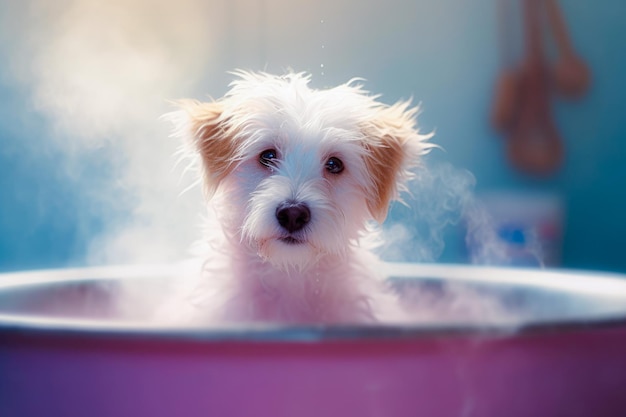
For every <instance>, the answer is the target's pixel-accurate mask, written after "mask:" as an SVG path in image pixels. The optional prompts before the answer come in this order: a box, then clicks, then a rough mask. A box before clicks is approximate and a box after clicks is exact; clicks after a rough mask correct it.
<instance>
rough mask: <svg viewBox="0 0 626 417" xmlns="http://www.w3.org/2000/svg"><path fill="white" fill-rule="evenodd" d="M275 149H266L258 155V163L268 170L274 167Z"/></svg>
mask: <svg viewBox="0 0 626 417" xmlns="http://www.w3.org/2000/svg"><path fill="white" fill-rule="evenodd" d="M277 157H278V156H277V154H276V149H266V150H264V151H263V152H261V154H260V155H259V162H260V163H261V165H264V166H266V167H268V168H272V167H275V166H276V158H277Z"/></svg>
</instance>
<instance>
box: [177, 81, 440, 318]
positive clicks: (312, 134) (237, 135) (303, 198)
mask: <svg viewBox="0 0 626 417" xmlns="http://www.w3.org/2000/svg"><path fill="white" fill-rule="evenodd" d="M236 75H237V77H238V78H237V79H236V81H234V82H233V83H232V84H231V89H230V91H229V92H228V93H227V94H226V95H225V96H224V97H223V98H221V99H219V100H216V101H213V102H207V103H203V102H198V101H190V100H187V101H181V102H180V103H179V104H180V106H181V109H182V110H180V111H177V112H174V113H172V114H170V115H169V117H170V119H171V120H172V121H173V122H174V124H175V126H176V135H178V136H181V137H183V138H184V139H185V140H186V143H187V144H188V145H190V146H191V148H190V149H191V150H192V152H193V153H194V154H195V155H196V156H198V157H199V162H200V164H201V166H202V171H203V182H204V185H205V189H206V193H207V196H208V201H209V203H210V205H212V207H213V209H214V211H215V215H216V218H217V220H218V223H219V228H221V230H218V229H217V228H214V229H212V230H209V231H208V234H209V236H210V239H209V240H210V242H211V244H210V248H209V250H210V254H209V255H208V260H207V262H206V263H205V268H204V271H203V278H202V284H201V286H200V287H198V288H196V290H195V292H194V296H193V297H190V299H189V302H190V303H191V304H190V305H191V306H192V308H191V310H192V311H193V312H194V313H193V314H194V315H195V316H196V318H200V319H201V320H216V321H243V322H247V321H248V322H249V321H253V322H281V323H367V322H373V321H376V320H379V319H381V318H382V319H385V320H394V319H396V318H397V316H396V315H395V313H393V312H394V311H395V310H396V308H397V306H396V304H397V303H396V301H395V298H394V297H393V296H392V295H391V293H390V292H389V291H388V289H387V288H386V287H385V284H384V278H385V277H384V276H382V272H381V268H380V264H379V261H378V259H377V258H376V256H374V255H373V254H372V253H371V251H370V250H371V241H372V239H371V237H372V234H375V233H376V230H377V226H376V224H375V222H378V223H382V222H383V220H384V219H385V217H386V215H387V210H388V206H389V203H390V201H391V200H392V199H395V198H397V197H398V194H399V192H400V191H401V190H402V189H403V184H404V183H405V182H406V181H407V180H408V179H409V178H410V177H411V173H410V169H411V168H412V167H414V166H415V165H416V163H418V161H419V157H420V156H421V155H423V154H424V153H426V152H427V151H428V149H429V148H431V147H432V145H430V144H429V143H427V142H426V140H427V139H428V138H429V135H421V134H419V132H418V131H417V129H416V124H415V123H416V122H415V116H416V112H417V110H416V108H411V107H410V103H408V102H399V103H396V104H394V105H391V106H389V105H386V104H383V103H380V102H378V101H376V98H377V97H372V96H370V95H368V94H367V92H366V91H364V90H363V89H362V88H361V86H360V85H357V84H356V82H355V81H354V80H353V81H351V82H348V83H347V84H343V85H340V86H338V87H336V88H332V89H326V90H315V89H312V88H310V87H309V86H308V83H309V80H310V77H309V76H307V75H304V74H294V73H290V74H287V75H285V76H273V75H269V74H265V73H250V72H237V73H236Z"/></svg>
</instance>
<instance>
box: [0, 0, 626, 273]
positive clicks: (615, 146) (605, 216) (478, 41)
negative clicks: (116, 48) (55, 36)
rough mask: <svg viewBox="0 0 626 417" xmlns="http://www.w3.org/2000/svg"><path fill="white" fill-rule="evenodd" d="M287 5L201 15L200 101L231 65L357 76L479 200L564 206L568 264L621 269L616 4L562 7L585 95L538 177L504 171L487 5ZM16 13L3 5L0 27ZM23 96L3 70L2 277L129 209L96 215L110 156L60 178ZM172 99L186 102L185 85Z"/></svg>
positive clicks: (566, 117)
mask: <svg viewBox="0 0 626 417" xmlns="http://www.w3.org/2000/svg"><path fill="white" fill-rule="evenodd" d="M34 3H36V2H34ZM139 3H141V2H139ZM216 3H217V2H216ZM295 3H297V2H284V1H278V0H275V1H265V2H258V3H254V4H255V5H256V6H255V7H257V9H254V7H252V6H250V7H248V6H249V5H251V4H252V2H245V1H243V0H241V1H233V2H230V3H228V2H227V3H223V4H222V3H220V5H221V6H220V7H221V8H219V13H223V16H222V15H220V14H219V13H218V9H215V13H214V14H212V15H209V14H207V25H210V24H212V25H214V26H215V27H216V29H215V33H216V35H215V36H216V39H219V41H217V42H216V43H215V45H214V47H213V48H211V51H212V52H211V55H210V56H204V55H203V51H202V50H200V49H198V52H197V54H198V56H197V60H199V61H204V62H206V63H207V64H206V68H205V71H204V73H203V74H202V77H200V76H198V75H197V73H193V77H196V76H197V77H198V78H197V79H192V80H188V82H189V83H195V88H196V89H195V90H194V91H197V95H196V96H197V97H199V98H201V97H204V96H205V95H206V94H208V93H210V94H211V95H213V96H219V95H220V94H222V93H223V92H224V90H225V84H226V82H227V80H228V76H227V75H225V72H226V71H228V70H231V69H233V68H236V67H244V68H251V69H267V70H269V71H282V70H283V69H284V68H288V67H292V68H294V69H297V70H308V71H311V72H312V73H313V75H314V84H315V85H318V86H324V85H333V84H336V83H339V82H344V81H346V80H347V79H349V78H351V77H354V76H361V77H364V78H366V79H367V80H368V81H367V84H366V85H367V87H368V89H370V90H371V91H373V92H382V93H383V94H384V100H387V101H390V102H391V101H394V100H396V99H399V98H407V97H409V96H413V97H414V98H415V100H416V101H418V102H421V103H422V108H423V112H422V115H421V119H420V120H421V123H422V125H423V126H424V130H431V129H436V134H437V135H436V141H437V143H439V144H440V145H442V147H443V148H445V150H446V151H445V153H440V154H438V155H435V156H434V158H440V159H443V160H447V161H449V162H451V163H452V164H454V165H455V166H457V167H459V168H465V169H468V170H470V171H471V172H473V174H474V175H475V177H476V179H477V191H478V192H484V191H491V190H501V189H509V190H511V189H512V190H524V191H529V190H530V191H536V190H539V191H549V192H553V193H557V194H559V195H561V196H562V197H563V199H564V201H565V204H566V210H567V212H566V223H565V239H564V246H563V265H564V266H565V267H571V268H590V269H606V270H617V271H626V256H624V254H623V253H624V250H625V249H626V221H625V220H624V213H626V191H625V189H626V164H625V163H624V161H625V158H626V157H625V155H626V117H625V114H624V113H625V112H626V83H625V82H624V74H626V43H624V42H623V38H624V37H626V24H625V21H626V2H623V1H622V0H603V1H602V2H597V3H595V4H593V5H592V4H591V3H590V2H588V1H585V0H567V1H562V2H561V3H563V4H562V7H563V9H564V12H565V15H566V17H567V19H568V21H569V25H570V28H571V32H572V36H573V38H574V44H575V45H576V47H577V49H578V51H579V52H580V54H581V55H582V56H583V57H584V58H585V59H587V60H588V61H589V63H590V66H591V68H592V71H593V86H592V90H591V91H590V93H589V94H588V95H587V96H586V97H585V98H584V99H583V100H581V101H579V102H563V101H555V102H554V106H555V114H556V118H557V121H558V125H559V128H560V130H561V132H562V135H563V137H564V138H565V142H566V149H567V156H566V161H565V164H564V166H563V169H562V170H561V171H560V172H559V173H558V174H557V175H555V176H554V177H552V178H549V179H547V180H537V179H533V178H529V177H526V176H524V175H521V174H519V173H517V172H516V171H514V170H512V169H511V168H510V167H509V165H508V164H507V162H506V160H505V158H504V144H503V141H502V139H501V138H500V137H498V136H497V135H496V134H495V133H494V132H493V131H492V129H491V127H490V126H489V123H488V113H489V108H490V105H491V95H492V89H493V84H494V79H495V78H496V77H497V75H498V72H499V69H500V68H499V58H498V50H497V40H496V35H497V30H496V20H495V19H496V11H495V10H496V9H495V0H475V1H464V0H442V1H437V2H435V1H426V0H421V1H400V0H396V1H391V2H386V3H385V4H384V5H381V4H382V2H375V1H360V2H353V1H346V2H331V1H320V2H317V3H316V4H315V6H313V5H310V4H301V5H298V4H295ZM13 4H14V3H13V2H12V1H11V0H1V1H0V12H1V14H0V15H1V16H2V18H0V24H1V23H4V24H5V27H6V19H7V18H9V19H10V18H11V16H13V13H14V11H13V9H12V5H13ZM146 7H147V4H146ZM251 8H252V9H254V10H253V11H255V13H253V14H249V13H250V12H249V10H250V9H251ZM247 13H248V14H247ZM112 24H114V23H113V22H112ZM220 25H221V26H220ZM18 26H19V25H18ZM25 30H26V29H25ZM18 35H19V33H13V32H8V31H1V30H0V36H2V38H3V39H2V40H1V41H0V45H2V48H0V54H2V55H3V57H2V61H3V62H11V61H12V60H13V59H14V55H15V54H16V53H17V52H16V49H18V46H19V42H20V40H19V39H20V36H18ZM322 45H323V46H324V48H321V46H322ZM208 49H209V48H207V50H208ZM21 58H23V57H21ZM321 64H324V70H323V71H324V74H323V75H322V73H321V72H322V70H321V69H320V68H321ZM182 71H184V68H183V67H181V72H182ZM29 87H30V85H29V81H28V77H27V75H26V79H25V80H24V78H23V77H22V78H21V79H20V81H19V82H18V81H16V79H15V77H14V75H13V74H11V73H10V71H9V70H8V69H0V198H1V200H0V270H12V269H22V268H39V267H53V266H65V265H68V264H80V263H81V262H83V260H84V256H85V247H86V246H87V245H88V243H89V241H90V240H91V239H92V238H93V237H94V236H96V235H97V234H98V233H99V232H100V231H101V230H103V228H106V227H107V224H109V223H111V222H112V220H111V219H112V218H114V217H123V216H124V213H125V212H124V210H125V207H124V206H121V207H117V208H116V210H113V211H112V210H110V209H106V210H105V209H98V204H97V199H95V198H94V197H93V192H92V191H93V190H94V189H98V188H103V189H110V188H111V183H112V182H114V179H113V178H114V177H115V172H114V171H111V170H110V165H111V164H109V163H108V162H107V158H103V157H102V155H99V154H97V153H92V154H87V155H85V156H84V158H83V162H82V163H81V164H79V165H80V166H78V167H75V169H78V170H79V171H80V172H81V175H78V176H74V177H73V178H74V179H69V178H68V177H67V176H66V175H65V170H64V169H62V167H63V165H64V164H65V163H66V162H67V156H66V155H65V154H64V152H62V151H61V150H59V149H58V148H57V147H55V146H48V145H47V143H48V142H50V140H49V136H51V135H52V133H51V132H50V129H51V128H50V122H49V119H48V118H46V117H44V116H43V115H42V114H41V113H40V112H39V111H37V110H35V107H34V106H33V100H34V99H33V98H32V96H31V95H30V93H31V91H30V89H29ZM179 91H180V94H181V95H185V94H188V91H189V86H188V85H185V86H181V87H180V90H179ZM173 98H176V97H173ZM121 111H123V109H121ZM165 136H167V132H164V133H163V138H165ZM103 152H104V151H103ZM86 190H89V192H86ZM446 260H454V259H450V257H448V258H446Z"/></svg>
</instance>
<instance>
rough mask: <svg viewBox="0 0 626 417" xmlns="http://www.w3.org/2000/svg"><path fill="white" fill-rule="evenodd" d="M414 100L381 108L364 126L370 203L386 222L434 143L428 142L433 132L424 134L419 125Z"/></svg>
mask: <svg viewBox="0 0 626 417" xmlns="http://www.w3.org/2000/svg"><path fill="white" fill-rule="evenodd" d="M409 106H410V102H398V103H396V104H394V105H393V106H385V107H381V108H380V109H378V111H377V113H376V116H375V117H374V119H373V120H372V121H371V122H370V123H368V124H367V126H366V127H365V128H364V132H363V133H364V134H365V138H366V140H365V148H366V154H365V165H366V167H367V170H368V172H369V175H370V178H371V181H372V186H371V187H370V189H368V190H367V205H368V209H369V211H370V214H371V215H372V217H373V218H374V219H375V220H376V221H377V222H379V223H382V222H383V221H384V220H385V218H386V217H387V211H388V210H389V203H390V202H391V201H392V200H394V199H397V198H398V194H399V191H401V190H402V189H403V188H404V184H405V183H406V182H407V181H408V180H409V179H410V178H411V177H412V174H411V172H410V169H411V168H413V167H414V166H416V165H417V164H418V163H419V160H420V157H421V156H422V155H424V154H425V153H427V152H428V151H429V150H430V148H432V147H433V145H431V144H429V143H425V141H426V140H427V139H429V138H430V137H432V134H429V135H421V134H419V132H418V131H417V129H416V120H415V118H416V114H417V110H418V109H417V108H415V107H414V108H410V107H409Z"/></svg>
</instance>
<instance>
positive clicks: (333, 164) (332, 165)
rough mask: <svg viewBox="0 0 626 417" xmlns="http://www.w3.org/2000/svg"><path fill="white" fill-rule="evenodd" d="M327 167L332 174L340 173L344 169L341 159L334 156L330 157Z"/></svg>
mask: <svg viewBox="0 0 626 417" xmlns="http://www.w3.org/2000/svg"><path fill="white" fill-rule="evenodd" d="M325 168H326V171H328V172H330V173H331V174H339V173H340V172H341V171H343V162H341V159H339V158H335V157H334V156H333V157H330V158H328V161H326V165H325Z"/></svg>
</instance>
